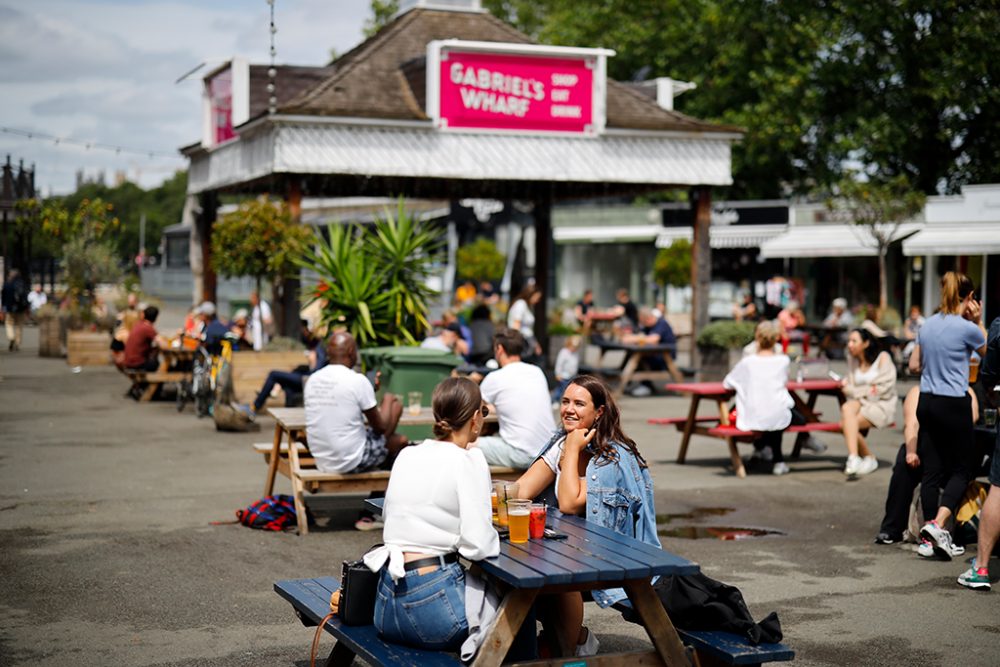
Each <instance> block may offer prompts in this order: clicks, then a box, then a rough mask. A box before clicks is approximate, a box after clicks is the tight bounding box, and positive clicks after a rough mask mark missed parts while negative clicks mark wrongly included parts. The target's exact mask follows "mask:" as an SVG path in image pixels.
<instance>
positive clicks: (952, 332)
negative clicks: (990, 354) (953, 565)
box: [910, 271, 986, 560]
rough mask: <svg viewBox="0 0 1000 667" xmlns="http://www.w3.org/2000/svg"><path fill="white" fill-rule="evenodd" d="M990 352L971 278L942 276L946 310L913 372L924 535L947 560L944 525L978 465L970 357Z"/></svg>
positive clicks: (922, 335) (920, 343) (949, 550)
mask: <svg viewBox="0 0 1000 667" xmlns="http://www.w3.org/2000/svg"><path fill="white" fill-rule="evenodd" d="M985 351H986V330H985V329H984V328H983V323H982V310H981V307H980V305H979V301H978V300H976V294H975V291H974V287H973V284H972V280H970V279H969V277H968V276H966V275H964V274H962V273H957V272H955V271H949V272H948V273H946V274H944V276H943V277H942V278H941V308H940V309H939V310H938V312H936V313H934V314H933V315H931V316H930V317H928V318H927V320H926V322H924V325H923V326H922V327H920V331H919V333H918V334H917V345H916V347H915V348H914V349H913V353H912V354H911V355H910V370H911V371H914V372H916V371H920V402H919V403H918V404H917V421H919V422H920V434H919V436H918V438H919V440H918V444H917V452H918V453H919V455H920V460H921V461H922V462H923V464H924V473H923V479H922V480H921V484H920V502H921V506H922V508H923V512H924V521H925V522H926V523H924V526H923V528H921V529H920V537H921V538H922V539H923V540H925V541H927V542H928V543H929V544H930V546H931V547H933V549H934V553H935V554H936V555H937V556H938V557H939V558H942V559H944V560H951V558H952V556H953V555H957V550H956V549H955V547H954V545H953V544H952V541H951V534H950V533H949V532H948V531H947V530H946V529H945V528H944V523H945V521H947V520H948V518H949V517H950V516H951V515H952V513H954V511H955V508H956V507H957V506H958V503H959V501H961V499H962V495H963V494H964V493H965V488H966V486H968V484H969V480H970V479H972V476H973V475H974V474H975V472H974V471H975V468H976V463H977V461H976V460H975V459H976V456H975V443H974V438H975V433H974V431H973V423H972V402H971V399H970V398H969V394H968V386H969V357H970V356H971V355H972V353H973V352H978V353H979V355H980V356H982V355H983V353H984V352H985ZM939 493H940V498H939V496H938V494H939Z"/></svg>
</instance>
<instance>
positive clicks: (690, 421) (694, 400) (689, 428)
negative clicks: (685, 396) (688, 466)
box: [677, 394, 701, 463]
mask: <svg viewBox="0 0 1000 667" xmlns="http://www.w3.org/2000/svg"><path fill="white" fill-rule="evenodd" d="M700 400H701V397H700V396H698V394H691V407H690V408H688V418H687V421H686V422H685V423H684V435H683V436H682V437H681V448H680V449H679V450H678V451H677V462H678V463H684V459H686V458H687V451H688V444H689V443H690V442H691V433H693V432H694V425H695V423H696V420H697V419H698V401H700Z"/></svg>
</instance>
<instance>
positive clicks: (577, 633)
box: [519, 375, 660, 656]
mask: <svg viewBox="0 0 1000 667" xmlns="http://www.w3.org/2000/svg"><path fill="white" fill-rule="evenodd" d="M559 415H560V418H561V422H562V424H561V428H560V429H559V430H558V431H556V433H555V435H554V436H553V437H552V439H551V440H550V441H549V442H548V444H547V445H546V446H545V447H544V448H543V449H542V451H541V453H540V454H539V456H538V458H536V459H535V462H534V463H532V464H531V467H529V468H528V470H527V471H526V472H525V473H524V475H522V476H521V479H520V480H519V482H520V495H521V497H522V498H534V497H536V496H538V495H540V494H542V493H543V492H544V491H545V490H546V489H547V488H549V487H550V486H552V485H553V484H554V486H555V495H556V498H557V500H558V505H559V510H560V511H561V512H562V513H563V514H576V515H578V516H584V517H586V519H587V521H595V522H597V523H599V524H601V525H602V526H605V527H607V528H610V529H612V530H614V531H616V532H619V533H622V534H623V535H628V536H629V537H634V538H636V539H638V540H642V541H643V542H646V543H647V544H652V545H655V546H657V547H659V546H660V539H659V538H658V537H657V535H656V509H655V507H654V506H653V481H652V478H651V477H650V476H649V470H648V468H647V465H646V461H645V460H644V459H643V458H642V455H640V454H639V450H638V448H637V447H636V444H635V442H634V441H633V440H632V439H631V438H629V437H628V436H627V435H625V433H624V432H623V431H622V428H621V413H620V412H619V410H618V405H617V404H616V403H615V401H614V398H612V396H611V392H610V391H609V390H608V388H607V386H606V385H605V384H604V383H603V382H601V381H600V380H599V379H597V378H596V377H594V376H592V375H578V376H576V377H575V378H573V379H572V380H571V381H570V383H569V385H568V386H567V387H566V391H565V392H564V393H563V396H562V401H561V402H560V408H559ZM593 596H594V600H595V601H596V602H597V604H599V605H600V606H601V607H608V606H610V605H612V604H614V603H616V602H618V601H619V600H623V599H625V597H626V595H625V591H624V590H623V589H621V588H617V589H611V590H595V591H593ZM554 597H555V598H556V604H557V605H558V614H557V618H558V619H559V626H560V627H559V630H560V633H561V634H562V636H563V638H564V641H563V643H564V644H571V645H575V654H576V655H578V656H589V655H594V654H596V653H597V649H598V641H597V638H596V637H595V636H594V634H593V633H592V632H590V631H589V630H587V629H586V628H584V627H583V598H582V597H581V595H580V594H579V593H563V594H559V595H557V596H554Z"/></svg>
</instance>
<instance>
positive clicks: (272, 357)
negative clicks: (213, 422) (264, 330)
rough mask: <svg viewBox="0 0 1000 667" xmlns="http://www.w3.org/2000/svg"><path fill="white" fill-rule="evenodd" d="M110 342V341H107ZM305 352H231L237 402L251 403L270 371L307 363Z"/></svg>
mask: <svg viewBox="0 0 1000 667" xmlns="http://www.w3.org/2000/svg"><path fill="white" fill-rule="evenodd" d="M108 344H109V345H110V344H111V343H110V342H109V343H108ZM308 363H309V359H308V358H307V357H306V355H305V352H304V351H302V350H300V351H298V352H233V390H234V391H235V393H236V400H237V402H239V403H253V400H254V399H255V398H256V397H257V392H259V391H260V388H261V387H262V386H263V384H264V380H266V379H267V374H268V373H270V372H271V371H290V370H292V369H294V368H295V367H296V366H302V365H303V364H308ZM267 404H268V405H279V406H280V405H284V399H269V400H268V403H267Z"/></svg>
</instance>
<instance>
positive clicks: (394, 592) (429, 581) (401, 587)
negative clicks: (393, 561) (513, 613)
mask: <svg viewBox="0 0 1000 667" xmlns="http://www.w3.org/2000/svg"><path fill="white" fill-rule="evenodd" d="M375 629H376V630H378V631H379V634H380V635H382V637H383V638H384V639H385V640H387V641H390V642H392V643H394V644H406V645H408V646H415V647H417V648H424V649H432V650H443V651H457V650H458V648H459V647H460V646H461V645H462V642H463V641H465V638H466V636H467V635H468V634H469V622H468V620H467V619H466V618H465V571H464V570H463V569H462V566H461V565H459V564H458V563H451V564H449V565H446V566H445V567H444V568H443V569H438V570H435V571H434V572H429V573H427V574H424V575H421V574H418V573H417V571H416V570H414V571H413V572H407V573H406V577H404V578H403V579H400V580H399V581H398V582H397V583H393V581H392V576H391V575H390V574H389V571H388V569H384V570H382V576H381V579H380V580H379V584H378V595H377V596H376V598H375Z"/></svg>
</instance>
